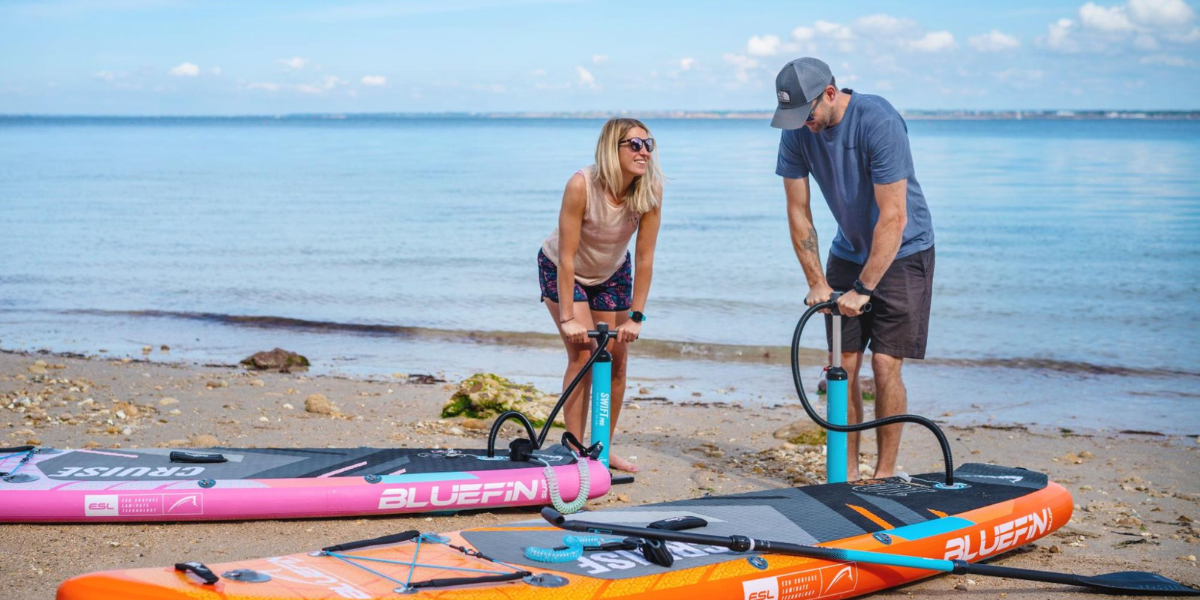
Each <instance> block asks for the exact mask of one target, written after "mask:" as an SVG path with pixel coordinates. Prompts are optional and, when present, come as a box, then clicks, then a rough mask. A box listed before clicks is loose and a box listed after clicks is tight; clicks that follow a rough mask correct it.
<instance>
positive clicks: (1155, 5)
mask: <svg viewBox="0 0 1200 600" xmlns="http://www.w3.org/2000/svg"><path fill="white" fill-rule="evenodd" d="M1129 16H1130V17H1131V18H1132V19H1133V20H1134V21H1136V22H1137V23H1138V24H1140V25H1145V26H1147V27H1159V28H1162V29H1173V28H1176V27H1178V26H1179V25H1181V24H1182V25H1187V24H1188V23H1191V21H1192V19H1194V18H1196V13H1195V12H1194V11H1193V10H1192V7H1190V6H1188V5H1187V4H1186V3H1184V2H1183V0H1129Z"/></svg>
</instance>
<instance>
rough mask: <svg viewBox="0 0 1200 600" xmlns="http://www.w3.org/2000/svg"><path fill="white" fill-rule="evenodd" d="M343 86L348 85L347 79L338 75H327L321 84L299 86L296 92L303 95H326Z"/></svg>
mask: <svg viewBox="0 0 1200 600" xmlns="http://www.w3.org/2000/svg"><path fill="white" fill-rule="evenodd" d="M342 85H346V80H345V79H342V78H341V77H338V76H336V75H326V76H325V78H324V79H322V80H321V82H320V83H302V84H300V85H297V86H296V91H297V92H300V93H301V94H324V93H326V92H330V91H333V90H334V89H335V88H337V87H338V86H342Z"/></svg>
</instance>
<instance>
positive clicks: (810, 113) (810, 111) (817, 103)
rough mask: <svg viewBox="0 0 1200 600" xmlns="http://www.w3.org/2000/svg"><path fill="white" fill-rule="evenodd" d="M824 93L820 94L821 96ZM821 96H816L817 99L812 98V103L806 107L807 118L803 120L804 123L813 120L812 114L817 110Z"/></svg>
mask: <svg viewBox="0 0 1200 600" xmlns="http://www.w3.org/2000/svg"><path fill="white" fill-rule="evenodd" d="M824 95H825V94H821V96H824ZM821 96H817V99H816V100H814V101H813V103H812V105H811V106H809V107H808V118H807V119H805V120H804V122H805V123H808V122H809V121H812V120H813V115H814V114H816V112H817V105H819V104H821Z"/></svg>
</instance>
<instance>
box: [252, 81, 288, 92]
mask: <svg viewBox="0 0 1200 600" xmlns="http://www.w3.org/2000/svg"><path fill="white" fill-rule="evenodd" d="M279 88H280V85H279V84H278V83H270V82H266V81H256V82H254V83H250V84H247V85H246V89H248V90H263V91H267V92H278V91H279Z"/></svg>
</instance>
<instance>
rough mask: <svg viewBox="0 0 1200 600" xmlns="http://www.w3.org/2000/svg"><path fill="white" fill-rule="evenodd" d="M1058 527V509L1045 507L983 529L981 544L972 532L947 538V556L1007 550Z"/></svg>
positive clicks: (965, 556)
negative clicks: (976, 543)
mask: <svg viewBox="0 0 1200 600" xmlns="http://www.w3.org/2000/svg"><path fill="white" fill-rule="evenodd" d="M1053 528H1054V511H1052V510H1050V509H1049V508H1043V509H1042V510H1041V511H1039V512H1032V513H1029V514H1027V515H1025V516H1023V517H1020V518H1018V519H1013V520H1011V521H1005V522H1004V523H1001V524H999V525H997V526H995V527H993V528H992V532H991V534H989V533H988V531H987V530H986V529H980V530H979V545H978V546H976V545H974V541H973V540H972V538H971V535H970V534H967V535H964V536H962V537H956V538H953V539H950V540H948V541H947V542H946V556H945V559H946V560H967V561H971V560H975V559H976V558H982V557H985V556H991V555H992V554H996V553H997V552H1004V551H1005V550H1008V549H1009V548H1012V547H1013V546H1016V545H1018V544H1021V543H1024V542H1031V541H1033V540H1036V539H1037V538H1039V537H1041V536H1043V535H1045V533H1046V532H1047V531H1049V530H1051V529H1053Z"/></svg>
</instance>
